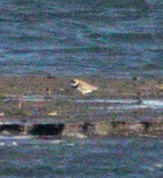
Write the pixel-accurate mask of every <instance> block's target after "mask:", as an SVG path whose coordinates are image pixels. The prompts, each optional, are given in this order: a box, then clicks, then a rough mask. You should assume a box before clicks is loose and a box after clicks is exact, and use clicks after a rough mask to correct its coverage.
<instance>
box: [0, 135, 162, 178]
mask: <svg viewBox="0 0 163 178" xmlns="http://www.w3.org/2000/svg"><path fill="white" fill-rule="evenodd" d="M162 149H163V142H162V140H160V139H157V138H150V139H149V138H135V139H111V138H110V139H93V140H87V139H84V140H45V139H44V140H41V139H34V138H33V139H32V138H26V139H25V138H17V139H16V138H15V139H12V138H8V139H6V138H4V139H3V138H1V141H0V157H1V159H0V176H1V177H2V176H11V177H14V176H15V177H115V178H116V177H125V178H131V177H137V178H140V177H142V178H146V177H148V178H154V177H155V178H161V175H162V174H163V161H162V156H163V155H162V152H161V151H162Z"/></svg>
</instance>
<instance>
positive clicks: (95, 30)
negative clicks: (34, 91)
mask: <svg viewBox="0 0 163 178" xmlns="http://www.w3.org/2000/svg"><path fill="white" fill-rule="evenodd" d="M162 9H163V1H162V0H153V1H152V0H147V1H143V0H125V1H120V0H114V1H112V0H96V1H93V0H76V1H71V0H66V1H65V0H55V1H52V0H46V1H35V0H29V1H25V0H9V1H6V0H1V1H0V74H1V75H28V74H35V75H36V74H39V75H45V74H47V73H50V74H52V75H59V76H63V75H66V76H67V75H87V76H88V75H101V76H105V77H113V76H114V77H115V76H116V77H132V76H134V75H143V76H144V77H160V76H161V75H162V71H163V70H162V69H163V68H162V66H163V60H162V58H161V56H162V52H163V46H162V38H161V33H162V20H163V16H162V15H163V10H162Z"/></svg>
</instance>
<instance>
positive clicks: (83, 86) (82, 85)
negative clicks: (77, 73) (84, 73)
mask: <svg viewBox="0 0 163 178" xmlns="http://www.w3.org/2000/svg"><path fill="white" fill-rule="evenodd" d="M70 85H71V86H72V87H73V88H76V89H77V90H78V91H80V92H81V93H82V94H83V95H85V94H87V93H91V92H92V91H96V90H97V89H98V87H96V86H93V85H91V84H89V83H87V82H84V81H82V80H78V79H72V80H71V84H70Z"/></svg>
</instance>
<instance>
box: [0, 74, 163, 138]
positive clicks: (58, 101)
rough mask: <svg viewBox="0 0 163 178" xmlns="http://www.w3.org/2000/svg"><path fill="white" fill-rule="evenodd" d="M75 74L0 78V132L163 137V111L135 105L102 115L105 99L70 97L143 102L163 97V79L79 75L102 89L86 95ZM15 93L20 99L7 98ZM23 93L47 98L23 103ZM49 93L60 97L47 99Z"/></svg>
mask: <svg viewBox="0 0 163 178" xmlns="http://www.w3.org/2000/svg"><path fill="white" fill-rule="evenodd" d="M72 78H74V77H64V78H57V77H52V76H51V77H34V76H28V77H0V122H1V123H0V134H5V133H7V132H9V133H11V134H16V135H22V134H25V135H28V134H30V135H36V136H37V135H38V136H44V135H52V136H57V137H58V136H59V137H78V138H85V137H93V136H106V137H112V136H113V137H114V136H115V137H121V136H125V137H135V136H146V135H150V136H151V135H154V136H159V137H161V136H162V135H163V130H162V128H163V117H162V113H163V112H162V111H160V112H157V110H155V111H153V110H150V109H135V110H133V111H132V112H129V113H127V112H125V111H124V112H122V113H116V112H108V113H107V114H105V115H100V113H99V112H98V111H97V110H95V109H94V107H98V106H100V107H102V108H104V110H105V107H107V106H108V104H107V103H103V104H100V103H96V102H94V103H91V105H90V104H88V103H84V104H81V103H75V102H73V101H72V100H77V99H93V98H97V99H98V98H100V99H101V98H103V99H105V98H107V99H110V98H131V99H137V100H138V101H140V102H141V98H147V99H148V98H152V99H153V98H159V99H162V98H163V92H162V90H161V89H160V88H159V87H158V86H162V81H159V82H158V81H154V80H141V79H136V80H135V79H134V80H133V79H105V78H93V77H92V78H84V77H79V79H81V80H84V81H86V82H88V83H90V84H92V85H94V86H97V87H98V90H97V91H93V92H92V93H90V94H88V95H85V96H83V95H82V94H81V93H80V92H78V91H76V90H74V89H73V88H71V86H70V81H71V79H72ZM75 78H76V77H75ZM12 95H15V96H16V97H17V98H18V101H4V99H5V98H10V97H11V96H12ZM25 95H42V96H44V98H45V99H47V100H43V101H36V102H26V101H22V102H21V107H19V100H20V98H21V96H25ZM51 95H56V96H61V98H57V97H56V98H54V99H52V100H48V98H50V97H51ZM62 97H63V98H62ZM64 97H66V99H65V98H64ZM93 106H94V107H93ZM54 112H56V113H57V114H56V115H55V114H53V115H51V116H50V114H49V113H54ZM48 115H49V116H48ZM16 123H17V124H16Z"/></svg>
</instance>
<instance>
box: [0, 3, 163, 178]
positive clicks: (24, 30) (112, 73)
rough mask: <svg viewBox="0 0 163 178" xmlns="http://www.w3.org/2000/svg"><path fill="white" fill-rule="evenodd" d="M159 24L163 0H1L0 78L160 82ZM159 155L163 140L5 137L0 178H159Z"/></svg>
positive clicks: (162, 49)
mask: <svg viewBox="0 0 163 178" xmlns="http://www.w3.org/2000/svg"><path fill="white" fill-rule="evenodd" d="M162 21H163V1H162V0H147V1H143V0H125V1H121V0H114V1H113V0H46V1H36V0H28V1H25V0H8V1H7V0H1V1H0V75H1V76H4V75H30V74H34V75H47V74H49V73H50V74H52V75H56V76H70V75H76V76H77V75H84V76H92V75H94V76H103V77H133V76H135V75H141V76H144V77H145V78H160V77H161V76H162V74H163V60H162V54H163V43H162V32H163V28H162ZM23 99H24V100H30V101H31V100H32V99H33V98H28V97H26V98H25V97H24V98H23ZM34 99H35V98H34ZM39 99H40V100H41V101H42V100H43V99H42V98H39ZM83 102H89V101H81V100H80V101H78V104H79V103H80V104H81V105H82V103H83ZM91 102H92V101H91ZM91 102H90V103H91ZM93 102H94V101H93ZM96 102H99V103H101V102H102V104H103V102H107V101H106V100H105V101H101V100H99V101H96ZM123 102H124V101H123ZM131 102H132V101H131ZM152 102H153V101H152ZM112 104H114V103H112ZM120 104H121V103H120ZM122 104H123V103H122ZM144 105H145V107H151V104H150V103H149V101H148V102H146V103H143V107H144ZM160 105H161V107H162V102H161V103H160V102H157V103H156V101H155V107H160ZM125 106H126V105H125ZM133 106H134V107H136V108H137V107H138V106H139V107H140V106H141V105H138V106H137V105H136V106H135V105H133ZM133 106H132V107H130V108H129V107H128V106H126V107H128V108H127V110H129V109H133ZM97 109H99V108H97ZM107 109H108V110H109V112H110V110H111V109H112V108H111V109H110V108H107ZM113 109H119V108H115V107H114V108H113ZM120 109H121V108H120ZM122 109H123V110H124V107H123V108H122ZM162 150H163V142H162V140H161V139H159V138H134V139H131V138H130V139H122V138H121V139H117V138H114V139H111V138H106V139H92V140H87V139H81V140H55V139H49V138H47V139H36V138H18V137H17V138H12V137H0V177H14V176H15V177H93V178H94V177H102V178H105V177H115V178H117V177H118V178H121V177H124V178H131V177H133V178H161V177H162V175H163V160H162V157H163V154H162Z"/></svg>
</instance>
